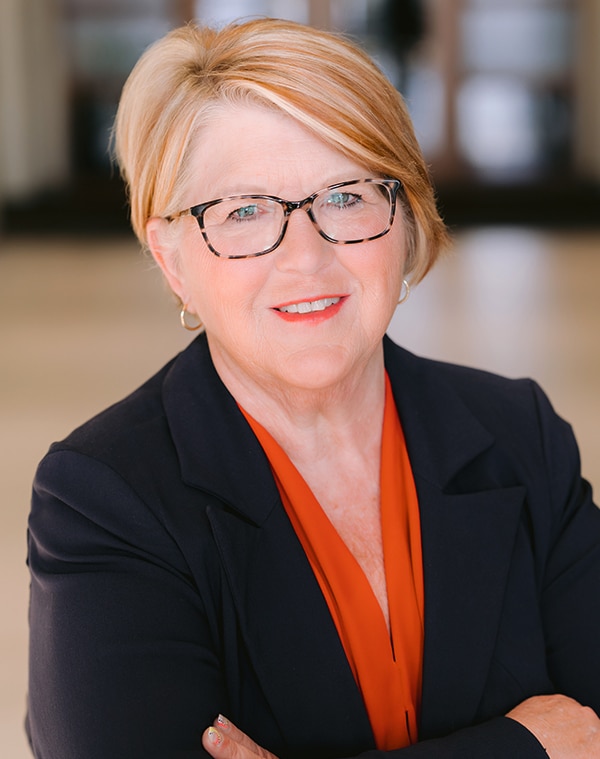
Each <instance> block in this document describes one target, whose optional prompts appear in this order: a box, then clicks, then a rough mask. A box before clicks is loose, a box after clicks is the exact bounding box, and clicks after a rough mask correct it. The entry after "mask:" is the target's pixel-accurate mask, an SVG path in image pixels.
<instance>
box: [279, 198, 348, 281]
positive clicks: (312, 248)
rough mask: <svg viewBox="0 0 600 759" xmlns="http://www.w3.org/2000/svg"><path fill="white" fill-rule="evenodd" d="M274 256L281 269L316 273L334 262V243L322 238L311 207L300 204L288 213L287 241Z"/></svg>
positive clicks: (285, 240)
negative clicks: (310, 215)
mask: <svg viewBox="0 0 600 759" xmlns="http://www.w3.org/2000/svg"><path fill="white" fill-rule="evenodd" d="M272 255H273V254H272ZM274 255H275V256H276V266H277V268H278V269H279V270H280V271H298V272H301V273H302V274H305V275H307V274H314V273H316V272H317V271H319V269H321V268H322V267H323V266H326V265H327V264H328V263H329V262H330V261H331V259H332V257H333V256H334V252H333V243H330V242H328V241H327V240H325V239H324V238H323V237H321V235H320V234H319V231H318V230H317V228H316V227H315V225H314V224H313V222H312V221H311V219H310V217H309V215H308V213H307V209H306V208H305V207H298V208H295V209H294V210H293V211H292V212H291V214H290V215H289V216H288V219H287V227H286V230H285V234H284V237H283V240H282V241H281V243H280V245H279V248H278V249H277V250H276V251H275V252H274Z"/></svg>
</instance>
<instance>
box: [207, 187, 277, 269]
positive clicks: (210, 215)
mask: <svg viewBox="0 0 600 759" xmlns="http://www.w3.org/2000/svg"><path fill="white" fill-rule="evenodd" d="M283 220H284V213H283V208H282V206H281V205H280V204H279V203H276V202H275V201H273V200H269V199H268V198H261V197H259V196H256V197H254V196H240V197H237V198H226V199H225V200H221V201H220V202H219V203H215V204H214V205H212V206H209V207H208V208H207V209H206V210H205V212H204V233H205V235H206V237H207V239H208V240H209V242H210V244H211V246H212V248H213V249H214V250H215V251H216V252H217V253H218V254H219V255H220V256H223V257H225V258H244V257H246V256H255V255H260V254H261V253H264V252H265V251H268V250H269V249H270V248H272V247H273V246H274V245H275V243H276V242H277V240H278V238H279V235H280V233H281V227H282V225H283Z"/></svg>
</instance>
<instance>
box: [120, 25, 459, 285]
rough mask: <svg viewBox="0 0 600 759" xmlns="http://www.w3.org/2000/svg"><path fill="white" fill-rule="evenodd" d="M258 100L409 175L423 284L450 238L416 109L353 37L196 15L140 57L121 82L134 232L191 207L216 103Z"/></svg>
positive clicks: (344, 148) (412, 235)
mask: <svg viewBox="0 0 600 759" xmlns="http://www.w3.org/2000/svg"><path fill="white" fill-rule="evenodd" d="M248 101H249V102H253V103H260V104H263V105H266V106H268V107H271V108H276V109H278V110H279V111H282V112H284V113H286V114H288V115H289V116H291V117H292V118H294V119H296V120H297V121H298V122H299V123H300V124H302V125H303V126H304V127H306V128H307V129H309V130H311V132H313V133H314V134H315V135H316V136H318V137H319V138H321V139H323V140H324V141H325V142H326V143H327V144H329V145H331V146H333V147H335V148H336V149H338V150H339V151H340V152H342V153H343V154H344V155H347V156H348V157H350V158H352V159H354V160H356V161H357V162H359V163H362V164H363V165H364V166H365V167H366V168H367V169H369V170H370V171H372V172H374V173H377V174H381V175H383V176H388V177H393V178H395V179H399V180H400V181H401V182H402V188H403V189H402V191H401V196H400V197H401V201H402V206H403V210H404V217H405V225H406V227H407V262H406V267H405V272H406V274H409V273H410V275H411V279H412V280H413V281H414V282H417V281H419V280H420V279H421V278H422V277H423V276H424V275H425V274H426V273H427V271H428V270H429V269H430V268H431V266H432V265H433V263H434V262H435V260H436V258H437V257H438V255H439V253H440V251H441V249H442V248H443V247H444V246H445V245H446V244H447V243H448V236H447V232H446V228H445V226H444V224H443V222H442V220H441V219H440V217H439V214H438V211H437V208H436V204H435V198H434V193H433V189H432V185H431V182H430V179H429V174H428V170H427V167H426V165H425V162H424V159H423V156H422V154H421V151H420V148H419V146H418V143H417V140H416V138H415V135H414V132H413V128H412V124H411V121H410V117H409V115H408V111H407V109H406V106H405V104H404V102H403V100H402V98H401V96H400V95H399V93H398V92H397V91H396V89H395V88H394V87H393V85H392V84H391V83H390V82H389V81H388V79H387V78H386V77H385V76H384V75H383V74H382V73H381V71H380V70H379V69H378V68H377V66H376V65H375V64H374V63H373V61H372V60H371V58H370V57H369V56H368V55H367V54H366V53H365V52H364V51H363V50H361V49H360V48H359V47H358V46H357V45H355V44H354V43H352V42H350V41H348V40H346V39H345V38H343V37H341V36H339V35H336V34H332V33H330V32H324V31H321V30H318V29H315V28H312V27H308V26H303V25H301V24H296V23H293V22H289V21H284V20H281V19H272V18H262V19H256V20H251V21H246V22H243V23H234V24H230V25H227V26H225V27H224V28H222V29H219V30H217V29H213V28H210V27H206V26H197V25H194V24H190V25H188V26H184V27H181V28H179V29H175V30H174V31H172V32H170V33H169V34H167V35H166V36H165V37H163V38H162V39H161V40H159V41H158V42H156V43H154V44H153V45H152V46H151V47H150V48H148V50H146V52H145V53H144V54H143V55H142V57H141V58H140V60H139V61H138V63H137V64H136V66H135V67H134V69H133V71H132V73H131V75H130V76H129V79H128V80H127V82H126V84H125V87H124V89H123V93H122V97H121V102H120V105H119V109H118V112H117V117H116V122H115V129H114V145H115V153H116V156H117V160H118V162H119V164H120V167H121V171H122V174H123V176H124V179H125V181H126V183H127V185H128V191H129V200H130V204H131V222H132V226H133V229H134V231H135V233H136V235H137V236H138V238H139V239H140V241H141V242H142V244H144V243H145V238H146V231H145V227H146V223H147V221H148V220H149V219H150V218H152V217H153V216H162V217H166V216H169V215H171V214H173V213H176V212H178V211H180V210H181V208H180V207H179V204H180V203H181V200H180V198H181V196H182V191H183V189H184V188H185V186H186V181H187V179H188V177H187V175H186V169H187V166H188V163H189V162H188V160H187V157H188V155H189V152H190V147H191V145H192V140H193V139H194V138H195V137H196V135H199V138H200V139H201V134H200V133H199V128H200V126H201V125H202V124H203V123H206V121H207V120H208V119H210V116H211V113H212V112H213V111H214V108H215V106H216V107H219V106H221V105H223V104H224V103H225V104H226V103H239V102H248Z"/></svg>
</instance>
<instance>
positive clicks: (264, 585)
mask: <svg viewBox="0 0 600 759" xmlns="http://www.w3.org/2000/svg"><path fill="white" fill-rule="evenodd" d="M163 401H164V404H165V408H166V410H167V416H168V418H169V425H170V429H171V434H172V435H173V438H174V441H175V445H176V447H177V451H178V455H179V459H180V463H181V471H182V477H183V479H184V481H185V482H186V483H187V484H189V485H192V486H194V487H197V488H200V489H202V490H203V491H205V492H209V493H211V494H212V495H216V496H217V498H218V500H219V501H220V502H221V504H222V507H219V506H216V505H215V506H210V507H209V508H208V512H207V516H208V519H209V522H210V525H211V528H212V531H213V536H214V539H215V542H216V545H217V549H218V551H219V555H220V558H221V562H222V564H223V567H224V569H225V571H226V574H227V578H228V582H229V588H230V591H231V594H232V597H233V601H234V604H235V607H236V612H237V618H238V620H239V632H240V635H241V636H242V637H243V639H244V642H245V645H246V647H247V649H248V651H249V653H250V655H251V657H252V662H253V666H254V668H255V671H256V674H257V676H258V677H259V680H260V682H261V686H262V688H263V691H264V693H265V695H266V697H267V699H268V702H269V704H270V706H271V708H272V710H273V715H274V717H275V720H276V721H277V723H278V725H279V727H280V729H281V731H282V733H283V734H284V735H285V736H286V740H288V741H289V743H290V745H294V746H295V747H297V748H298V749H300V748H301V747H302V746H304V745H306V744H307V741H310V744H309V745H312V746H315V745H319V746H321V747H322V748H323V752H322V755H323V756H327V755H328V753H330V752H328V750H327V747H328V746H329V745H332V746H333V744H334V743H335V745H336V750H341V749H342V748H343V747H340V743H339V739H340V736H344V742H345V743H346V747H347V749H348V754H349V755H350V754H351V753H352V752H353V751H355V750H356V749H357V747H358V748H359V749H361V750H362V749H364V750H366V749H367V748H370V747H372V746H373V734H372V731H371V727H370V723H369V720H368V717H367V714H366V711H365V709H364V705H363V702H362V699H361V696H360V693H359V691H358V688H357V687H356V683H355V681H354V677H353V675H352V671H351V669H350V667H349V665H348V662H347V659H346V656H345V653H344V651H343V648H342V645H341V643H340V640H339V637H338V635H337V631H336V629H335V625H334V623H333V621H332V619H331V616H330V614H329V610H328V608H327V604H326V602H325V600H324V598H323V595H322V593H321V591H320V588H319V586H318V583H317V581H316V579H315V577H314V575H313V573H312V570H311V568H310V565H309V563H308V560H307V559H306V556H305V554H304V551H303V549H302V546H301V545H300V543H299V541H298V539H297V537H296V534H295V532H294V530H293V527H292V526H291V524H290V522H289V519H288V517H287V514H286V513H285V510H284V508H283V504H282V503H281V500H280V498H279V492H278V490H277V486H276V484H275V482H274V480H273V477H272V475H271V470H270V466H269V463H268V461H267V459H266V457H265V455H264V452H263V450H262V448H261V447H260V445H259V443H258V441H257V440H256V438H255V436H254V434H253V433H252V431H251V429H250V427H249V426H248V424H247V423H246V421H245V419H244V418H243V415H242V414H241V412H240V410H239V409H238V407H237V404H236V403H235V401H234V399H233V398H232V397H231V396H230V395H229V393H228V392H227V390H226V389H225V387H224V386H223V384H222V383H221V381H220V379H219V378H218V376H217V374H216V372H215V370H214V367H213V366H212V362H211V360H210V355H209V352H208V347H207V344H206V340H205V339H204V338H203V337H201V338H199V339H198V340H197V341H195V343H194V344H192V346H191V348H188V350H187V351H186V353H185V354H183V355H182V356H180V358H179V359H178V360H177V361H176V362H175V364H174V365H173V366H172V367H171V370H170V373H169V377H168V378H167V380H166V382H165V385H164V391H163Z"/></svg>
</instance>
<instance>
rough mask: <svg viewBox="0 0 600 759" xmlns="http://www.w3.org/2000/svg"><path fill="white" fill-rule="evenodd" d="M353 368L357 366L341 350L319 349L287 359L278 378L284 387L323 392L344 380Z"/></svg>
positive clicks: (324, 346)
mask: <svg viewBox="0 0 600 759" xmlns="http://www.w3.org/2000/svg"><path fill="white" fill-rule="evenodd" d="M355 364H357V362H353V361H352V357H351V356H350V355H349V354H348V351H347V349H345V348H344V347H342V346H338V345H322V346H319V347H311V348H307V349H305V350H302V351H298V352H296V353H294V354H293V355H291V356H288V357H287V358H286V359H285V363H284V364H283V366H282V369H281V373H280V376H281V377H282V379H283V380H284V382H286V384H288V385H290V386H291V387H294V388H297V389H305V390H327V389H330V388H331V389H333V388H334V387H335V386H336V385H338V384H339V383H341V382H342V381H343V380H344V379H345V378H346V377H348V375H349V374H351V373H352V370H353V368H354V365H355ZM356 368H357V369H358V365H357V366H356Z"/></svg>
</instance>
